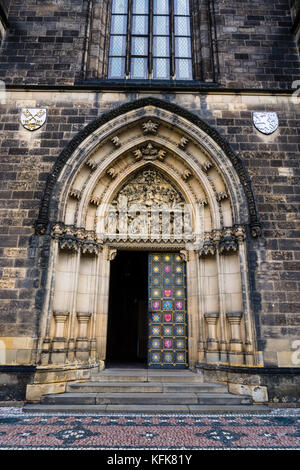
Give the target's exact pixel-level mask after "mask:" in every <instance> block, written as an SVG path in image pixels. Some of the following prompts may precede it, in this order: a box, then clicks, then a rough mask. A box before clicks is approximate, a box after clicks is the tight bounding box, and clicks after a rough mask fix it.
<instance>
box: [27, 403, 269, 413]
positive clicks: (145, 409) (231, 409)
mask: <svg viewBox="0 0 300 470" xmlns="http://www.w3.org/2000/svg"><path fill="white" fill-rule="evenodd" d="M23 411H24V413H100V414H101V413H102V414H103V413H107V414H113V413H118V414H119V413H122V414H124V413H128V414H129V413H130V414H131V413H132V414H139V413H141V414H147V413H149V414H154V413H155V414H162V415H163V414H168V413H171V414H189V415H190V414H197V415H199V414H204V415H207V414H226V415H228V414H233V415H234V414H236V413H243V414H244V413H248V414H258V413H266V412H271V411H272V409H270V408H269V407H268V406H265V405H252V406H249V405H241V404H239V405H234V404H230V405H210V404H208V405H160V406H158V405H57V404H55V405H46V404H40V403H39V404H26V405H24V407H23Z"/></svg>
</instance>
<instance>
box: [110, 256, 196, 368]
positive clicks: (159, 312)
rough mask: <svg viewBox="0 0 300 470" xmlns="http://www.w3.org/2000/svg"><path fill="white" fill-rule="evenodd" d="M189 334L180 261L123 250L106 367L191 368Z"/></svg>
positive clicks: (113, 281) (116, 265) (117, 263)
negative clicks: (188, 361)
mask: <svg viewBox="0 0 300 470" xmlns="http://www.w3.org/2000/svg"><path fill="white" fill-rule="evenodd" d="M187 335H188V332H187V295H186V264H185V262H184V261H183V260H182V258H181V256H180V255H179V254H178V253H148V252H147V251H118V255H117V256H116V258H115V260H114V261H112V263H111V274H110V295H109V308H108V329H107V350H106V366H108V367H113V366H124V365H125V364H126V365H131V366H132V365H140V366H146V365H147V366H148V367H149V368H155V369H165V368H167V369H174V368H177V369H178V368H179V369H184V368H187V367H188V363H187V354H188V351H187V339H188V338H187Z"/></svg>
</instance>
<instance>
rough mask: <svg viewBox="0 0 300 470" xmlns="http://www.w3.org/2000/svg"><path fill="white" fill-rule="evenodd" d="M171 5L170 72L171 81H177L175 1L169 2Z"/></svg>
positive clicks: (170, 0)
mask: <svg viewBox="0 0 300 470" xmlns="http://www.w3.org/2000/svg"><path fill="white" fill-rule="evenodd" d="M169 5H170V61H171V64H170V69H171V70H170V72H171V79H172V80H174V79H175V31H174V1H173V0H169Z"/></svg>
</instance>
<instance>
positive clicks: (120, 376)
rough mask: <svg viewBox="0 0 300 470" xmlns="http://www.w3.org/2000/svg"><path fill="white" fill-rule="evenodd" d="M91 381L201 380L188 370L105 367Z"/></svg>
mask: <svg viewBox="0 0 300 470" xmlns="http://www.w3.org/2000/svg"><path fill="white" fill-rule="evenodd" d="M91 381H93V382H177V383H180V382H182V383H185V382H202V381H203V379H202V377H201V375H200V374H197V373H196V372H192V371H190V370H176V371H173V370H172V371H171V370H170V371H168V370H149V369H137V370H132V369H131V370H130V369H129V370H126V369H106V370H104V371H103V372H100V373H99V374H96V375H94V376H93V377H92V378H91Z"/></svg>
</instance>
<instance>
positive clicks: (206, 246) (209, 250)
mask: <svg viewBox="0 0 300 470" xmlns="http://www.w3.org/2000/svg"><path fill="white" fill-rule="evenodd" d="M216 251H217V250H216V244H215V242H214V240H213V237H212V234H211V233H205V234H204V241H203V245H202V247H201V248H200V249H199V252H198V253H199V257H205V256H214V255H215V254H216Z"/></svg>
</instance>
